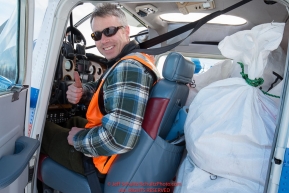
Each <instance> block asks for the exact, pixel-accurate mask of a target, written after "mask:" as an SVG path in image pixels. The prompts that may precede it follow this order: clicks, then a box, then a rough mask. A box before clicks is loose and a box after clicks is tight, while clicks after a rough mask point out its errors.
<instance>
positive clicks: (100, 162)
mask: <svg viewBox="0 0 289 193" xmlns="http://www.w3.org/2000/svg"><path fill="white" fill-rule="evenodd" d="M127 59H134V60H137V61H139V62H140V63H142V64H143V65H144V66H146V67H148V68H149V69H151V70H152V71H153V72H154V73H155V74H156V76H157V77H159V75H158V72H157V70H156V68H155V65H154V62H153V58H152V57H151V56H149V55H147V54H144V53H133V54H129V55H127V56H125V57H123V58H121V59H120V60H119V61H118V62H116V64H114V65H113V66H112V67H111V68H110V69H108V70H109V71H108V72H107V73H106V74H105V75H104V76H103V78H102V80H100V81H101V82H100V84H99V86H98V88H97V90H96V92H95V93H94V95H93V97H92V99H91V102H90V104H89V106H88V109H87V112H86V118H87V120H88V123H87V124H86V125H85V128H87V129H90V128H93V127H95V126H100V125H101V124H102V122H101V120H102V118H103V116H104V115H103V114H102V112H101V110H100V108H99V105H98V104H99V94H100V90H101V88H102V86H103V83H104V81H105V79H106V78H107V76H108V74H109V73H110V72H111V71H112V70H113V69H114V67H116V65H117V64H118V63H119V62H120V61H122V60H127ZM101 94H102V93H101ZM116 156H117V154H114V155H112V156H98V157H93V163H94V165H95V167H96V168H97V169H98V171H99V172H100V173H102V174H107V172H108V170H109V168H110V166H111V164H112V163H113V161H114V159H115V158H116Z"/></svg>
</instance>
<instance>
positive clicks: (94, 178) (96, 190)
mask: <svg viewBox="0 0 289 193" xmlns="http://www.w3.org/2000/svg"><path fill="white" fill-rule="evenodd" d="M250 1H252V0H243V1H240V2H238V3H236V4H234V5H232V6H230V7H228V8H226V9H224V10H221V11H216V12H214V13H211V14H210V15H207V16H206V17H203V18H202V19H200V20H198V21H195V22H192V23H189V24H187V25H185V26H182V27H180V28H178V29H175V30H173V31H170V32H167V33H165V34H163V35H160V36H157V37H155V38H153V39H150V40H147V41H145V42H143V43H140V44H139V46H140V49H135V50H133V52H142V53H146V54H150V55H159V54H162V53H164V52H167V51H169V50H171V49H173V48H175V47H176V46H178V45H179V44H180V43H181V42H183V41H184V40H185V39H186V38H187V37H189V36H190V35H192V34H193V33H194V32H196V31H197V30H198V29H199V28H200V27H201V26H202V25H204V24H205V23H207V22H208V21H210V20H211V19H213V18H215V17H217V16H219V15H221V14H224V13H227V12H229V11H231V10H233V9H235V8H237V7H240V6H242V5H244V4H246V3H248V2H250ZM191 29H193V30H192V31H191V32H190V34H189V35H188V36H187V37H185V38H184V39H182V40H180V41H178V42H176V43H174V44H171V45H167V46H164V47H161V48H153V49H147V48H150V47H152V46H155V45H157V44H159V43H161V42H164V41H166V40H168V39H171V38H173V37H175V36H177V35H180V34H182V33H184V32H186V31H189V30H191ZM83 167H84V172H85V176H86V177H87V181H88V184H89V187H90V190H91V193H102V190H101V187H100V182H99V178H98V175H97V173H99V172H98V171H97V169H96V168H95V166H94V164H93V162H92V158H91V157H86V156H83Z"/></svg>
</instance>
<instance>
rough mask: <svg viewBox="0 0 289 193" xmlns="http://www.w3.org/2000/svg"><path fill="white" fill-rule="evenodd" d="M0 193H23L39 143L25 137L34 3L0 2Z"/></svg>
mask: <svg viewBox="0 0 289 193" xmlns="http://www.w3.org/2000/svg"><path fill="white" fill-rule="evenodd" d="M0 3H1V6H0V193H15V192H25V187H26V185H27V184H28V181H29V180H30V179H29V168H28V164H29V161H30V160H31V158H32V157H33V154H34V153H35V151H36V150H37V148H38V147H39V141H38V140H36V139H32V138H29V137H26V136H25V134H24V132H25V128H26V127H28V122H29V121H28V110H29V108H28V107H29V102H30V101H29V99H30V88H29V85H30V79H31V78H30V76H31V63H32V62H31V61H32V45H33V16H34V2H33V0H25V1H22V0H21V1H20V0H9V1H6V0H5V1H4V0H0Z"/></svg>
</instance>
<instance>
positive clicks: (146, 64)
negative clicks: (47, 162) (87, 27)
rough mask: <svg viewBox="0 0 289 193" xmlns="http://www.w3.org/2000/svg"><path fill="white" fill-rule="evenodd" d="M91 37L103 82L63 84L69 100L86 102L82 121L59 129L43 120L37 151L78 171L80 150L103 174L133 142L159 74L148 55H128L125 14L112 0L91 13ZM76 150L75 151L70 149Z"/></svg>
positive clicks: (130, 45)
mask: <svg viewBox="0 0 289 193" xmlns="http://www.w3.org/2000/svg"><path fill="white" fill-rule="evenodd" d="M91 27H92V31H93V33H92V35H91V36H92V38H93V39H94V40H95V45H96V47H97V49H98V50H99V52H100V53H101V54H102V55H104V56H105V58H106V59H107V65H108V70H107V71H106V74H105V75H104V76H103V78H102V80H98V81H97V82H96V83H87V84H83V85H81V83H80V81H79V80H78V76H77V75H76V77H75V80H76V81H75V83H74V84H73V85H71V86H69V87H68V91H67V99H68V101H69V102H71V103H73V104H77V103H78V102H79V101H80V100H82V101H90V100H91V102H90V104H89V107H88V111H87V115H86V118H87V120H86V119H82V118H73V119H71V120H69V121H68V122H67V124H66V125H64V127H66V128H68V129H66V128H64V127H61V126H58V125H56V124H54V123H50V122H47V123H46V125H45V130H44V134H43V140H42V152H43V153H45V154H48V155H49V156H50V157H51V158H52V159H54V160H55V161H56V162H58V163H60V164H61V165H63V166H65V167H67V168H68V169H70V170H73V171H75V172H78V173H80V174H83V173H84V171H83V166H82V163H81V162H82V153H83V154H85V155H86V156H90V157H93V162H94V164H95V166H96V168H97V169H98V170H99V171H100V173H102V174H106V173H107V171H108V169H109V166H110V164H111V163H112V162H113V159H114V158H115V156H116V155H117V154H122V153H126V152H128V151H130V150H132V149H133V148H134V146H135V145H136V143H137V141H138V138H139V135H140V131H141V125H142V121H143V117H144V112H145V107H146V103H147V100H148V95H149V90H150V88H151V87H152V85H153V83H154V81H156V78H155V77H157V76H158V73H157V71H155V68H154V66H153V64H152V61H151V60H150V57H148V56H146V55H145V54H141V53H132V51H133V50H134V49H136V48H138V45H137V44H136V43H135V42H134V41H131V42H130V40H129V32H130V29H129V26H128V24H127V20H126V17H125V15H124V13H123V12H122V11H121V10H120V9H118V8H117V7H116V5H113V4H107V3H105V4H102V5H101V6H99V7H97V8H96V9H95V11H94V12H93V14H92V16H91ZM75 150H76V151H75Z"/></svg>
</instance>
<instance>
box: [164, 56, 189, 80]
mask: <svg viewBox="0 0 289 193" xmlns="http://www.w3.org/2000/svg"><path fill="white" fill-rule="evenodd" d="M194 71H195V64H194V63H193V62H191V61H188V60H186V59H185V58H184V57H183V56H182V55H181V54H179V53H176V52H171V53H170V54H169V55H168V56H167V58H166V60H165V63H164V67H163V72H162V74H163V77H164V78H165V79H167V80H169V81H177V82H181V83H184V84H187V83H191V82H192V78H193V75H194Z"/></svg>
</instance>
